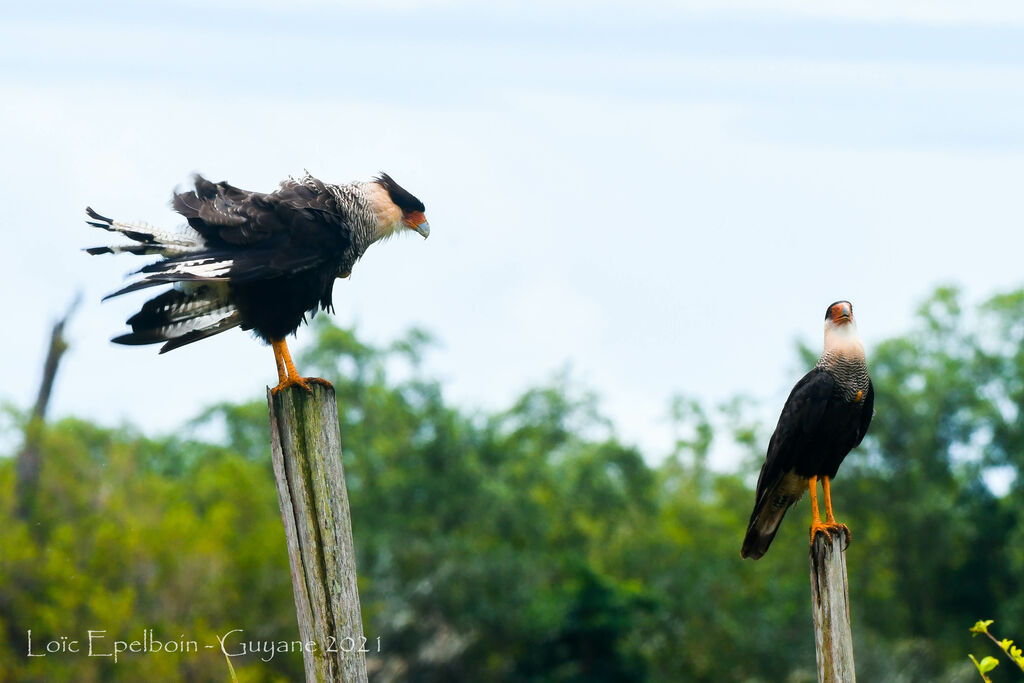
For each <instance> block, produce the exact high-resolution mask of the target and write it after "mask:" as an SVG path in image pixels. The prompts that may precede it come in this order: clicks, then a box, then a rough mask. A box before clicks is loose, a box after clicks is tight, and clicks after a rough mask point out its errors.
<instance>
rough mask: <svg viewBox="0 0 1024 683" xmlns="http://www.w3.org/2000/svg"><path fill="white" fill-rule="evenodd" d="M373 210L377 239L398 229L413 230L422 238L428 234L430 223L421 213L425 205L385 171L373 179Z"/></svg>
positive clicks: (424, 209)
mask: <svg viewBox="0 0 1024 683" xmlns="http://www.w3.org/2000/svg"><path fill="white" fill-rule="evenodd" d="M370 186H371V187H376V188H378V191H377V192H375V193H374V195H375V196H374V198H373V199H374V210H375V211H376V212H377V222H378V231H377V232H378V234H377V239H380V238H381V237H387V236H389V235H392V234H394V233H395V232H397V231H399V230H406V229H407V230H415V231H416V232H418V233H419V234H421V235H423V237H424V238H427V237H429V236H430V223H428V222H427V217H426V216H425V215H424V214H423V212H424V211H426V207H424V206H423V202H421V201H420V200H419V199H416V197H414V196H413V194H412V193H411V192H409V191H408V190H406V189H405V188H404V187H402V186H401V185H399V184H398V183H396V182H395V181H394V180H393V179H392V178H391V176H389V175H388V174H387V173H381V174H380V175H379V176H377V177H376V178H374V179H373V182H372V183H371V184H370Z"/></svg>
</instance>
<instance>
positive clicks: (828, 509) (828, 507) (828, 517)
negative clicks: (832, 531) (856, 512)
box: [821, 477, 836, 524]
mask: <svg viewBox="0 0 1024 683" xmlns="http://www.w3.org/2000/svg"><path fill="white" fill-rule="evenodd" d="M821 488H823V489H824V490H825V521H826V522H828V523H829V524H835V523H836V518H835V515H833V514H832V487H831V486H830V485H829V481H828V477H822V478H821Z"/></svg>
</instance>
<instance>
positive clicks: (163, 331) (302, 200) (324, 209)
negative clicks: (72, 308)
mask: <svg viewBox="0 0 1024 683" xmlns="http://www.w3.org/2000/svg"><path fill="white" fill-rule="evenodd" d="M171 204H172V206H173V207H174V209H175V211H177V212H178V213H180V214H181V215H182V216H184V217H185V218H186V219H187V220H188V227H187V228H184V229H183V230H181V231H177V232H166V231H162V230H157V229H155V228H152V227H150V226H148V225H143V224H133V223H122V222H120V221H115V220H113V219H110V218H106V217H104V216H101V215H99V214H98V213H96V212H95V211H93V210H92V209H91V208H87V209H86V212H87V213H88V215H89V218H91V219H92V220H90V221H89V225H92V226H95V227H97V228H103V229H104V230H110V231H112V232H119V233H121V234H123V235H125V236H126V237H129V238H130V239H132V240H134V241H135V243H134V244H124V245H120V246H109V247H94V248H92V249H87V250H86V251H88V252H89V253H90V254H117V253H121V252H128V253H131V254H139V255H150V254H159V255H161V256H163V258H162V259H160V260H159V261H157V262H155V263H151V264H150V265H148V266H145V267H144V268H142V269H141V270H139V271H137V272H138V273H139V274H142V275H143V277H142V278H141V279H139V280H137V281H136V282H133V283H132V284H130V285H128V286H127V287H124V288H123V289H121V290H118V291H117V292H114V293H113V294H110V295H109V296H107V297H105V298H110V297H112V296H118V295H120V294H125V293H127V292H133V291H135V290H137V289H144V288H146V287H155V286H159V285H171V287H170V288H169V289H167V290H166V291H164V292H163V293H162V294H160V295H159V296H157V297H155V298H153V299H150V300H149V301H147V302H146V303H145V304H143V306H142V309H141V310H140V311H139V312H138V313H136V314H135V315H133V316H132V317H131V318H129V319H128V324H129V325H130V326H131V328H132V331H131V332H130V333H128V334H124V335H122V336H120V337H116V338H115V339H114V340H113V341H115V342H117V343H118V344H159V343H163V346H162V347H161V348H160V353H164V352H165V351H170V350H171V349H176V348H178V347H179V346H184V345H185V344H191V343H192V342H194V341H199V340H200V339H205V338H206V337H209V336H211V335H214V334H218V333H220V332H223V331H224V330H229V329H231V328H232V327H241V328H242V329H243V330H252V331H253V332H254V333H255V334H256V336H258V337H260V338H261V339H263V340H264V341H265V342H267V343H269V344H270V345H271V347H272V348H273V350H274V359H275V361H276V362H277V374H278V380H279V381H278V384H277V386H276V387H275V388H274V391H275V392H277V391H279V390H280V389H282V388H284V387H286V386H290V385H293V384H297V385H299V386H302V387H304V388H305V389H307V390H308V389H309V384H308V381H307V379H312V380H314V381H317V380H316V378H306V379H304V378H303V377H302V376H301V375H299V373H298V371H297V370H296V369H295V365H294V363H293V362H292V359H291V354H289V352H288V346H287V344H286V343H285V337H286V336H287V335H289V334H293V333H294V332H295V330H296V329H297V328H298V326H299V324H300V323H302V322H304V321H305V317H306V313H307V312H308V313H310V314H314V315H315V314H316V311H317V309H318V308H322V309H324V310H328V309H333V306H332V304H331V290H332V288H333V286H334V280H335V278H343V277H348V275H349V274H350V273H351V271H352V266H353V265H355V262H356V261H358V260H359V258H360V257H361V256H362V255H363V252H365V251H366V248H367V247H369V246H370V245H371V244H373V243H374V242H376V241H377V240H380V239H382V238H385V237H388V236H390V235H392V234H394V233H396V232H399V231H401V230H406V229H408V230H415V231H416V232H418V233H419V234H421V235H423V237H427V236H428V235H429V234H430V226H429V224H428V223H427V219H426V217H425V216H424V215H423V212H424V210H425V209H424V206H423V202H421V201H420V200H419V199H417V198H416V197H414V196H413V195H412V194H410V193H409V192H407V191H406V190H404V189H403V188H402V187H401V186H399V185H398V183H396V182H395V181H394V180H392V179H391V178H390V177H389V176H388V175H386V174H383V173H382V174H381V175H380V176H379V177H377V178H375V179H374V180H372V181H370V182H354V183H349V184H347V185H329V184H327V183H324V182H321V181H320V180H317V179H316V178H314V177H313V176H311V175H309V174H308V173H307V174H306V175H305V176H303V177H302V178H299V179H297V180H296V179H294V178H291V179H288V180H286V181H284V182H282V183H281V186H280V188H278V189H277V190H275V191H274V192H271V193H269V194H263V193H260V192H250V191H248V190H241V189H239V188H237V187H234V186H232V185H229V184H228V183H226V182H220V183H212V182H210V181H209V180H206V179H205V178H203V177H202V176H196V178H195V189H194V190H190V191H188V192H182V193H178V194H175V195H174V198H173V200H172V202H171ZM319 381H321V382H322V381H323V380H319Z"/></svg>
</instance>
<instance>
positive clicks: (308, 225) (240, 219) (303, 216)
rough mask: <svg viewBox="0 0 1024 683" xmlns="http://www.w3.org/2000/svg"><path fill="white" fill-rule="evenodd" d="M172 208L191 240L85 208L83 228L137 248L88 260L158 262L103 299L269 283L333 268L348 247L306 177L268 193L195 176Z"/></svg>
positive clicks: (334, 212) (335, 208)
mask: <svg viewBox="0 0 1024 683" xmlns="http://www.w3.org/2000/svg"><path fill="white" fill-rule="evenodd" d="M172 206H173V207H174V209H175V210H176V211H177V212H178V213H180V214H181V215H182V216H184V217H185V218H186V219H187V220H188V224H189V226H190V229H191V230H190V232H191V234H192V235H194V239H193V238H188V239H187V240H184V241H183V240H182V239H181V238H177V239H176V238H174V237H173V233H171V234H168V233H163V232H157V231H155V230H149V229H146V226H135V225H130V224H125V223H119V222H117V221H113V220H112V219H109V218H106V217H103V216H100V215H99V214H97V213H96V212H94V211H92V210H91V209H89V211H88V213H89V217H90V218H91V219H93V220H92V221H91V222H90V225H93V226H96V227H100V228H103V229H105V230H111V231H116V232H120V233H122V234H124V235H126V236H128V237H130V238H131V239H134V240H136V241H137V242H139V243H140V244H139V245H127V246H123V247H94V248H92V249H89V250H88V251H89V252H90V253H93V254H99V253H118V252H122V251H128V252H131V253H136V254H151V253H160V254H163V255H164V256H165V258H164V259H162V260H160V261H157V262H156V263H151V264H149V265H147V266H145V267H144V268H142V269H141V270H139V271H137V272H138V273H139V274H142V275H144V276H145V277H143V278H142V279H141V280H139V281H137V282H134V283H132V284H129V285H128V286H126V287H124V288H122V289H120V290H118V291H117V292H114V293H113V294H110V295H109V296H108V297H106V298H110V297H113V296H118V295H121V294H125V293H127V292H132V291H135V290H137V289H143V288H145V287H151V286H155V285H159V284H164V283H169V282H188V281H201V282H202V281H206V282H215V281H229V282H235V283H243V282H253V281H257V280H264V279H273V278H276V277H281V276H285V275H290V274H294V273H298V272H301V271H304V270H309V269H311V268H316V267H318V266H321V265H324V264H326V263H330V262H333V261H335V260H336V259H337V258H338V255H340V254H341V253H343V252H345V250H347V249H348V247H349V246H350V244H351V242H352V229H351V226H350V224H349V223H348V221H347V220H346V217H345V215H344V211H343V210H342V209H341V207H340V206H339V205H338V200H337V198H336V197H335V195H334V194H333V193H332V192H331V191H330V190H329V189H328V188H327V186H326V185H324V183H323V182H321V181H319V180H317V179H315V178H312V177H311V176H306V177H305V178H303V179H302V181H301V182H299V181H295V180H289V181H286V182H284V183H282V184H281V187H280V188H279V189H278V190H277V191H275V192H272V193H269V194H264V193H260V192H250V191H248V190H242V189H240V188H237V187H235V186H233V185H231V184H229V183H226V182H219V183H213V182H210V181H209V180H207V179H205V178H203V177H202V176H196V178H195V188H194V189H193V190H189V191H187V192H180V193H177V194H175V195H174V198H173V200H172ZM193 231H194V232H193ZM169 235H170V236H169ZM187 235H188V233H186V236H187Z"/></svg>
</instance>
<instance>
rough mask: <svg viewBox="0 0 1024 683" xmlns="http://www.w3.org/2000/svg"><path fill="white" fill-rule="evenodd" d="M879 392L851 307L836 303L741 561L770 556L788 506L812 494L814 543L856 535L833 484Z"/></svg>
mask: <svg viewBox="0 0 1024 683" xmlns="http://www.w3.org/2000/svg"><path fill="white" fill-rule="evenodd" d="M874 405H875V392H874V389H873V388H872V386H871V378H870V377H868V367H867V364H866V363H865V361H864V345H863V344H862V343H861V341H860V335H859V334H858V333H857V323H856V321H855V320H854V318H853V304H851V303H850V302H849V301H837V302H836V303H834V304H832V305H831V306H829V307H828V310H826V311H825V351H824V353H822V354H821V358H819V359H818V363H817V365H815V366H814V369H813V370H811V371H810V372H809V373H807V374H806V375H804V378H803V379H801V380H800V381H799V382H797V385H796V386H795V387H793V391H792V392H791V393H790V394H789V398H788V399H786V405H785V407H784V408H783V409H782V415H781V417H779V424H778V426H776V427H775V433H774V434H772V439H771V441H770V442H769V443H768V455H767V457H766V458H765V461H764V466H763V467H762V468H761V475H760V476H759V477H758V479H757V494H756V497H755V502H754V511H753V513H751V515H750V524H749V526H748V527H747V536H746V538H744V539H743V549H742V550H741V551H740V555H742V556H743V557H748V558H750V559H752V560H756V559H758V558H759V557H761V556H762V555H764V554H765V552H766V551H767V550H768V546H769V545H771V543H772V539H773V538H775V532H776V531H778V528H779V523H780V522H781V521H782V517H783V516H784V515H785V514H786V510H788V509H789V506H790V505H792V504H793V503H795V502H796V501H798V500H799V499H800V497H801V496H803V494H804V491H808V490H809V491H810V494H811V542H812V543H813V542H814V535H815V534H816V533H817V532H819V531H823V532H825V533H826V534H829V533H830V532H832V531H837V532H842V533H843V534H844V535H845V536H846V538H847V541H849V536H850V530H849V528H847V526H846V525H845V524H840V523H838V522H837V521H836V518H835V516H834V515H833V514H832V495H831V490H830V488H829V485H830V482H831V480H832V478H833V477H835V476H836V471H837V470H838V469H839V465H840V463H842V462H843V458H845V457H846V455H847V453H849V452H850V451H851V450H852V449H853V448H855V447H856V446H857V445H858V444H859V443H860V442H861V439H863V438H864V434H865V433H866V432H867V431H868V425H870V424H871V415H872V411H873V408H874ZM818 479H821V484H822V488H823V490H824V494H825V522H824V523H822V521H821V513H820V512H818V489H817V484H818Z"/></svg>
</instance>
